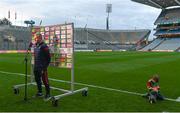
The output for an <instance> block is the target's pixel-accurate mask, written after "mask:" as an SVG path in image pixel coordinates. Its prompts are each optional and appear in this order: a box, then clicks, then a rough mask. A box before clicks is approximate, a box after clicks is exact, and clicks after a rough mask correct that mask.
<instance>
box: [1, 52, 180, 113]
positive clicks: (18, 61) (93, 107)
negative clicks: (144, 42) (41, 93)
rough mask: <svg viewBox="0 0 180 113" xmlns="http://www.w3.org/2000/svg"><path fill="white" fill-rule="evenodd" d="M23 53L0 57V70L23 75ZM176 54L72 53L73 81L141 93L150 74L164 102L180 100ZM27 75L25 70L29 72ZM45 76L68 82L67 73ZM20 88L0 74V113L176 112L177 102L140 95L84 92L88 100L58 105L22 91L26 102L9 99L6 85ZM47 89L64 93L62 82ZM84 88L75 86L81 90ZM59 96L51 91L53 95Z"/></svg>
mask: <svg viewBox="0 0 180 113" xmlns="http://www.w3.org/2000/svg"><path fill="white" fill-rule="evenodd" d="M23 57H24V55H23V54H0V71H8V72H16V73H24V63H23ZM179 67H180V53H153V52H152V53H148V52H145V53H143V52H103V53H88V52H86V53H76V54H75V81H76V82H80V83H86V84H91V85H97V86H103V87H108V88H114V89H122V90H127V91H131V92H138V93H145V92H146V82H147V80H148V79H149V78H150V77H151V76H152V75H153V74H156V73H157V74H159V75H160V86H161V92H162V94H163V95H165V96H166V97H168V98H173V99H176V98H177V97H180V89H179V88H180V84H179V81H180V76H179V75H180V69H179ZM29 70H30V69H29ZM49 77H50V78H56V79H60V80H70V70H68V69H59V68H54V67H50V68H49ZM21 83H24V77H23V76H19V75H10V74H9V75H8V74H2V73H0V111H1V112H5V111H9V112H11V111H16V112H25V111H29V112H36V111H39V112H41V111H48V112H51V111H60V112H61V111H63V112H67V111H69V112H70V111H74V112H78V111H79V112H88V111H89V112H95V111H99V112H101V111H104V112H115V111H122V112H124V111H135V112H140V111H144V112H151V111H156V112H163V111H165V112H175V111H179V112H180V103H178V102H171V101H161V102H157V103H156V104H153V105H151V104H149V103H148V101H147V100H146V99H144V98H142V97H140V96H136V95H131V94H125V93H120V92H115V91H108V90H103V89H97V88H92V87H89V95H88V97H82V96H81V94H75V95H72V96H69V97H65V98H63V99H61V100H59V106H58V107H53V106H52V105H51V102H44V101H43V100H42V99H34V98H32V96H33V95H34V94H35V93H36V87H35V86H31V87H29V88H28V89H29V90H28V97H29V101H28V102H24V101H23V98H24V89H21V90H20V94H19V95H14V94H13V90H12V86H13V85H16V84H21ZM50 83H51V85H53V86H57V87H62V88H69V86H68V85H67V84H65V83H57V82H54V81H50ZM81 87H84V86H76V88H81ZM59 93H61V92H58V91H52V94H53V95H56V94H59Z"/></svg>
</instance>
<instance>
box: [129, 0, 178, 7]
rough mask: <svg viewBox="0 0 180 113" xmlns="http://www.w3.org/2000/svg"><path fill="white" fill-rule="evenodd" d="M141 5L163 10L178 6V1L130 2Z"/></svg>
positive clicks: (145, 0)
mask: <svg viewBox="0 0 180 113" xmlns="http://www.w3.org/2000/svg"><path fill="white" fill-rule="evenodd" d="M132 1H134V2H138V3H141V4H145V5H148V6H152V7H155V8H159V9H164V8H168V7H172V6H180V0H132Z"/></svg>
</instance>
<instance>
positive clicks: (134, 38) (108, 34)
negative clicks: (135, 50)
mask: <svg viewBox="0 0 180 113" xmlns="http://www.w3.org/2000/svg"><path fill="white" fill-rule="evenodd" d="M149 32H150V31H149V30H129V31H128V30H108V31H107V30H100V29H82V28H77V29H75V40H76V42H84V45H86V47H87V46H88V47H87V48H88V49H93V50H94V49H112V50H119V49H131V48H132V47H135V45H136V44H137V42H138V41H140V40H141V39H144V38H147V37H148V36H149ZM79 45H83V44H81V43H79ZM79 47H80V46H78V43H76V45H75V48H77V49H78V48H79ZM83 47H85V46H83Z"/></svg>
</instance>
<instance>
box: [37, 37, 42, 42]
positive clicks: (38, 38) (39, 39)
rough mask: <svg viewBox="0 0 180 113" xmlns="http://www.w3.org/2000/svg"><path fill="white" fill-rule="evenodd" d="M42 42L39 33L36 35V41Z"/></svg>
mask: <svg viewBox="0 0 180 113" xmlns="http://www.w3.org/2000/svg"><path fill="white" fill-rule="evenodd" d="M41 42H42V36H41V35H37V36H36V43H41Z"/></svg>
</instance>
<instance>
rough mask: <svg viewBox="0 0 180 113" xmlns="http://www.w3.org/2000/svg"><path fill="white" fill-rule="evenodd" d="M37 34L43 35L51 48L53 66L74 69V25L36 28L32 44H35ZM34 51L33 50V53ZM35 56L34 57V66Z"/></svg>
mask: <svg viewBox="0 0 180 113" xmlns="http://www.w3.org/2000/svg"><path fill="white" fill-rule="evenodd" d="M36 34H41V35H42V37H43V38H44V42H45V43H46V44H47V45H48V46H49V48H50V53H51V66H57V67H60V68H72V58H73V24H63V25H53V26H38V27H37V26H36V27H33V28H32V43H33V44H35V38H36ZM33 50H34V49H33V48H32V50H31V51H32V53H34V51H33ZM33 63H34V56H33V55H32V64H33Z"/></svg>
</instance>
